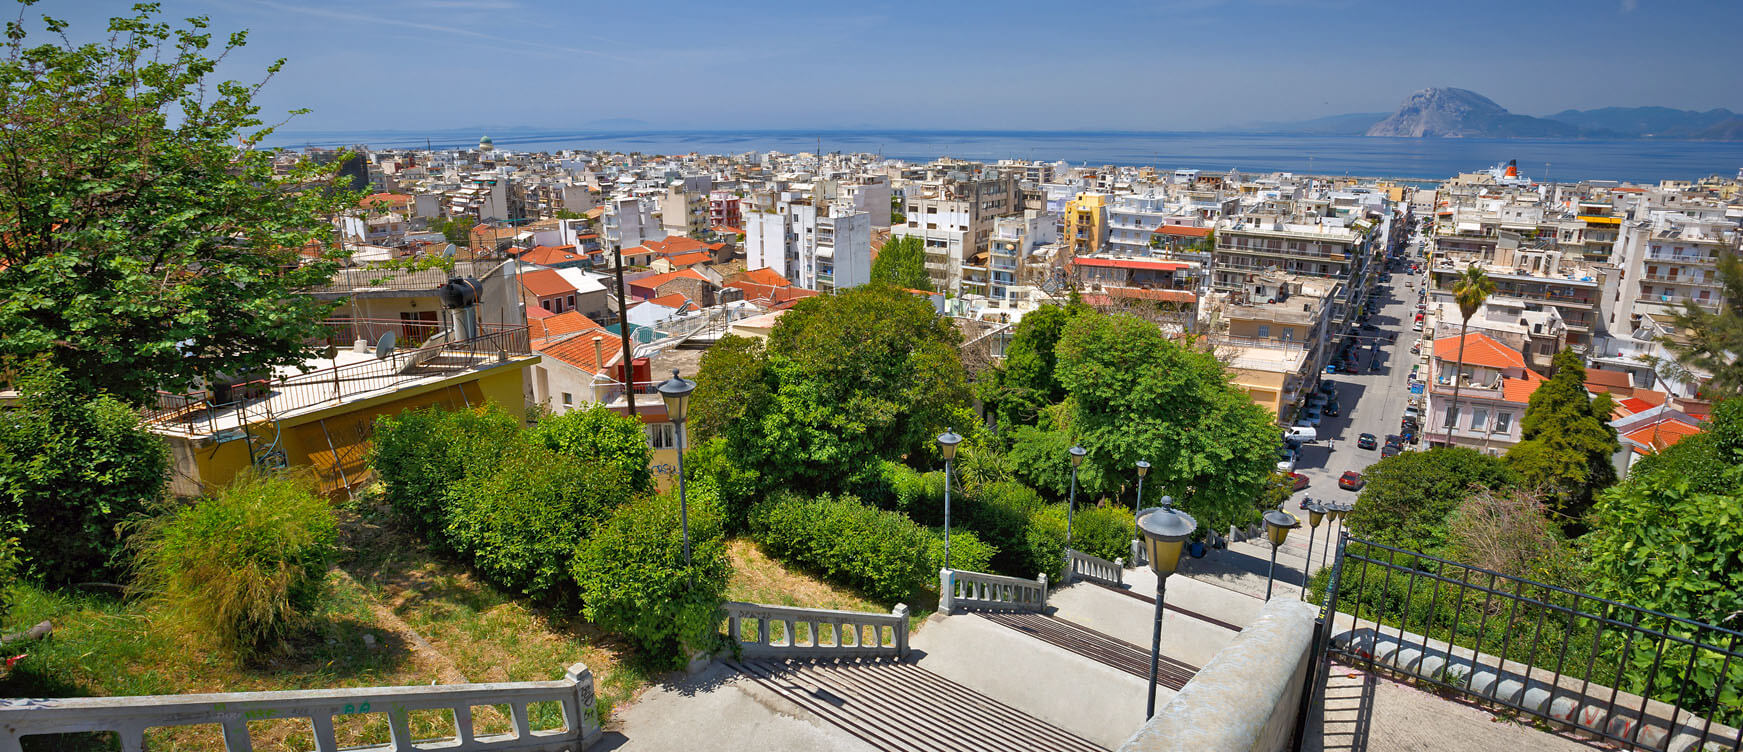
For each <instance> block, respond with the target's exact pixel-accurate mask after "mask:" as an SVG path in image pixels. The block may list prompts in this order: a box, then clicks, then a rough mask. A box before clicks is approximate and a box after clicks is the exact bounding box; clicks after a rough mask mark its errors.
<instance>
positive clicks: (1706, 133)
mask: <svg viewBox="0 0 1743 752" xmlns="http://www.w3.org/2000/svg"><path fill="white" fill-rule="evenodd" d="M1689 138H1691V139H1694V140H1696V141H1743V117H1734V118H1731V119H1730V120H1726V121H1725V122H1723V123H1719V124H1717V125H1714V126H1711V127H1708V128H1703V129H1701V130H1698V131H1695V132H1694V133H1691V134H1689Z"/></svg>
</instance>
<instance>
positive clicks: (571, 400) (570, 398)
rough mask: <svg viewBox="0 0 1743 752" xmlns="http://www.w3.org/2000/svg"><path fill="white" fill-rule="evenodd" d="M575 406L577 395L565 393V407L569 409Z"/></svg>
mask: <svg viewBox="0 0 1743 752" xmlns="http://www.w3.org/2000/svg"><path fill="white" fill-rule="evenodd" d="M574 404H575V395H573V394H570V393H568V392H564V393H563V406H564V407H569V406H571V405H574Z"/></svg>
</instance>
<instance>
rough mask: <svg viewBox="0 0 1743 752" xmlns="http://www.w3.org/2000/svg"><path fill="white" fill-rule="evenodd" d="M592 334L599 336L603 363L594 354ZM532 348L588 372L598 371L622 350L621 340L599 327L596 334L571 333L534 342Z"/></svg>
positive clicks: (603, 368)
mask: <svg viewBox="0 0 1743 752" xmlns="http://www.w3.org/2000/svg"><path fill="white" fill-rule="evenodd" d="M594 336H599V337H601V340H600V342H599V352H601V353H603V354H604V355H605V363H603V364H601V363H600V362H599V358H598V357H596V356H595V355H594V348H593V337H594ZM533 349H534V350H537V351H538V352H539V354H540V355H544V356H545V357H548V358H554V359H556V360H560V361H563V362H564V363H568V364H569V365H572V366H574V367H576V368H579V369H581V370H583V371H587V372H588V373H599V372H600V371H602V370H605V368H606V367H609V366H611V365H612V364H613V363H614V362H616V361H617V359H618V355H619V354H620V353H622V352H623V340H621V339H619V338H618V337H615V336H611V335H610V334H609V333H608V332H605V330H603V329H601V330H600V333H599V334H598V335H588V334H585V333H583V334H573V335H569V336H566V337H560V338H552V339H547V340H543V341H539V342H534V343H533Z"/></svg>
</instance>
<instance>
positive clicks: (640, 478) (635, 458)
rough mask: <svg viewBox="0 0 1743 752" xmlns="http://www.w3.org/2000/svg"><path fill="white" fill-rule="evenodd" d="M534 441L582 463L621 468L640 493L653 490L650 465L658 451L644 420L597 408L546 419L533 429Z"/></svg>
mask: <svg viewBox="0 0 1743 752" xmlns="http://www.w3.org/2000/svg"><path fill="white" fill-rule="evenodd" d="M530 438H531V439H533V440H534V441H535V442H541V443H543V444H544V445H545V446H546V447H549V448H550V449H553V450H555V451H557V452H560V453H562V454H565V455H568V456H570V457H573V458H575V459H578V460H581V461H582V462H602V463H606V464H609V465H612V466H614V467H616V468H618V469H619V470H621V471H622V472H623V474H624V477H626V478H629V479H630V487H631V490H633V491H635V492H637V493H647V492H648V491H651V490H653V487H654V480H653V474H652V473H650V472H648V466H649V465H651V464H652V463H653V459H654V450H653V449H652V448H651V447H649V446H648V437H647V434H646V433H645V432H644V431H643V430H642V424H641V421H639V420H637V419H635V418H631V417H629V416H627V415H619V414H617V413H616V412H613V411H612V409H611V408H609V407H606V406H604V405H594V406H593V407H590V408H588V409H586V410H571V411H569V412H566V413H563V414H562V415H547V416H544V417H542V418H540V419H539V422H538V425H536V426H534V427H533V429H532V431H531V436H530Z"/></svg>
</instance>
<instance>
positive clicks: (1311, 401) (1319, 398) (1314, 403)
mask: <svg viewBox="0 0 1743 752" xmlns="http://www.w3.org/2000/svg"><path fill="white" fill-rule="evenodd" d="M1325 403H1326V396H1325V395H1324V394H1319V393H1315V394H1314V395H1313V396H1311V397H1308V398H1307V406H1308V407H1324V406H1325Z"/></svg>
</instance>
